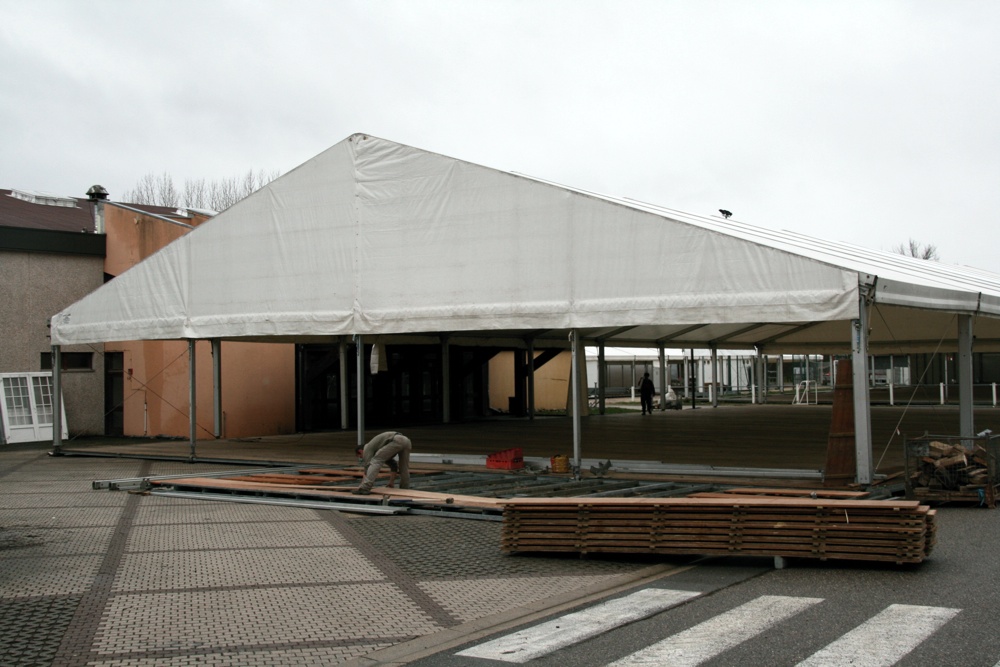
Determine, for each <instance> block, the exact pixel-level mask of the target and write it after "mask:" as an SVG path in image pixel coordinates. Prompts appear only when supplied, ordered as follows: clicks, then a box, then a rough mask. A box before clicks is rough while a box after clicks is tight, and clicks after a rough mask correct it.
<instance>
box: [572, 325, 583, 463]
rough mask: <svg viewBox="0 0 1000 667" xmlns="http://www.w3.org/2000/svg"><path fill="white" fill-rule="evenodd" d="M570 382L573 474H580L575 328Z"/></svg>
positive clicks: (577, 360) (577, 367) (576, 340)
mask: <svg viewBox="0 0 1000 667" xmlns="http://www.w3.org/2000/svg"><path fill="white" fill-rule="evenodd" d="M569 340H570V353H571V354H570V356H571V359H570V364H571V368H570V384H572V388H571V390H570V391H571V395H572V400H571V401H570V404H571V405H572V406H573V407H572V410H573V413H572V418H573V475H574V476H575V477H579V476H580V466H581V461H580V367H579V348H580V332H579V331H578V330H576V329H573V330H572V331H570V334H569Z"/></svg>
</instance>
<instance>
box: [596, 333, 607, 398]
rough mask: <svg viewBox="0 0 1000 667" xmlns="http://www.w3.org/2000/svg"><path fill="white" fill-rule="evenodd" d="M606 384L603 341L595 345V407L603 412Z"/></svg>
mask: <svg viewBox="0 0 1000 667" xmlns="http://www.w3.org/2000/svg"><path fill="white" fill-rule="evenodd" d="M606 385H607V364H606V362H605V360H604V341H601V343H600V345H598V347H597V409H598V412H600V414H602V415H603V414H604V406H605V400H604V399H605V396H604V394H605V387H606Z"/></svg>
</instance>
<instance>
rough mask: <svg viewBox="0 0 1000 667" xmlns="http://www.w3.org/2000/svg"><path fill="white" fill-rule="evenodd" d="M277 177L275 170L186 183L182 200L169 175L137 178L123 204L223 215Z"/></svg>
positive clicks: (123, 199)
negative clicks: (209, 210)
mask: <svg viewBox="0 0 1000 667" xmlns="http://www.w3.org/2000/svg"><path fill="white" fill-rule="evenodd" d="M280 175H281V174H280V172H278V171H276V170H275V171H271V172H266V171H264V170H263V169H261V170H259V171H254V170H253V169H249V170H247V172H246V173H245V174H244V175H243V176H241V177H235V176H233V177H230V178H222V179H217V180H213V181H211V182H207V183H206V181H205V179H204V178H198V179H193V180H186V181H184V190H183V196H181V194H180V193H178V191H177V188H176V187H175V186H174V180H173V178H171V177H170V175H169V174H166V173H164V174H162V175H160V176H156V175H154V174H152V173H149V174H146V175H145V176H143V177H142V178H140V179H139V181H138V183H136V185H135V187H134V188H132V189H131V190H127V191H126V192H125V194H124V195H123V196H122V201H125V202H128V203H131V204H146V205H148V206H169V207H177V206H185V207H188V208H202V209H211V210H213V211H224V210H225V209H227V208H229V207H230V206H232V205H233V204H235V203H236V202H238V201H239V200H241V199H243V198H244V197H247V196H249V195H251V194H253V193H254V192H256V191H257V190H259V189H261V188H262V187H264V186H265V185H267V184H268V183H270V182H271V181H273V180H274V179H276V178H277V177H278V176H280Z"/></svg>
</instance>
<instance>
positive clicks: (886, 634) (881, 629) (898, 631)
mask: <svg viewBox="0 0 1000 667" xmlns="http://www.w3.org/2000/svg"><path fill="white" fill-rule="evenodd" d="M960 611H962V610H961V609H949V608H947V607H922V606H917V605H909V604H894V605H890V606H889V607H886V608H885V609H884V610H882V611H881V612H880V613H879V614H877V615H875V616H873V617H871V618H870V619H868V620H867V621H865V622H864V623H862V624H861V625H859V626H858V627H856V628H854V629H853V630H851V631H850V632H848V633H847V634H845V635H843V636H842V637H841V638H840V639H838V640H837V641H835V642H833V643H831V644H830V645H828V646H827V647H826V648H823V649H820V650H819V651H817V652H816V653H814V654H812V655H811V656H809V657H808V658H806V659H805V660H803V661H802V662H800V663H799V664H798V666H797V667H832V666H833V665H851V666H852V667H889V665H894V664H896V663H897V662H898V661H899V660H900V659H902V657H903V656H905V655H906V654H907V653H909V652H910V651H912V650H913V649H914V648H916V647H917V645H918V644H919V643H920V642H922V641H924V640H925V639H927V638H928V637H930V636H931V635H932V634H933V633H934V632H935V631H937V629H938V628H940V627H941V626H942V625H944V624H945V623H947V622H948V621H950V620H951V619H952V618H954V617H955V614H957V613H958V612H960Z"/></svg>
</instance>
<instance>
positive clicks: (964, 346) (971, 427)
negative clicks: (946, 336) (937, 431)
mask: <svg viewBox="0 0 1000 667" xmlns="http://www.w3.org/2000/svg"><path fill="white" fill-rule="evenodd" d="M955 363H956V365H957V369H956V370H957V371H958V425H959V429H958V434H959V435H961V436H962V437H963V438H971V437H973V436H974V435H975V434H976V426H975V421H974V415H973V411H972V316H971V315H959V316H958V358H957V360H956V362H955ZM969 444H971V443H969Z"/></svg>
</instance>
